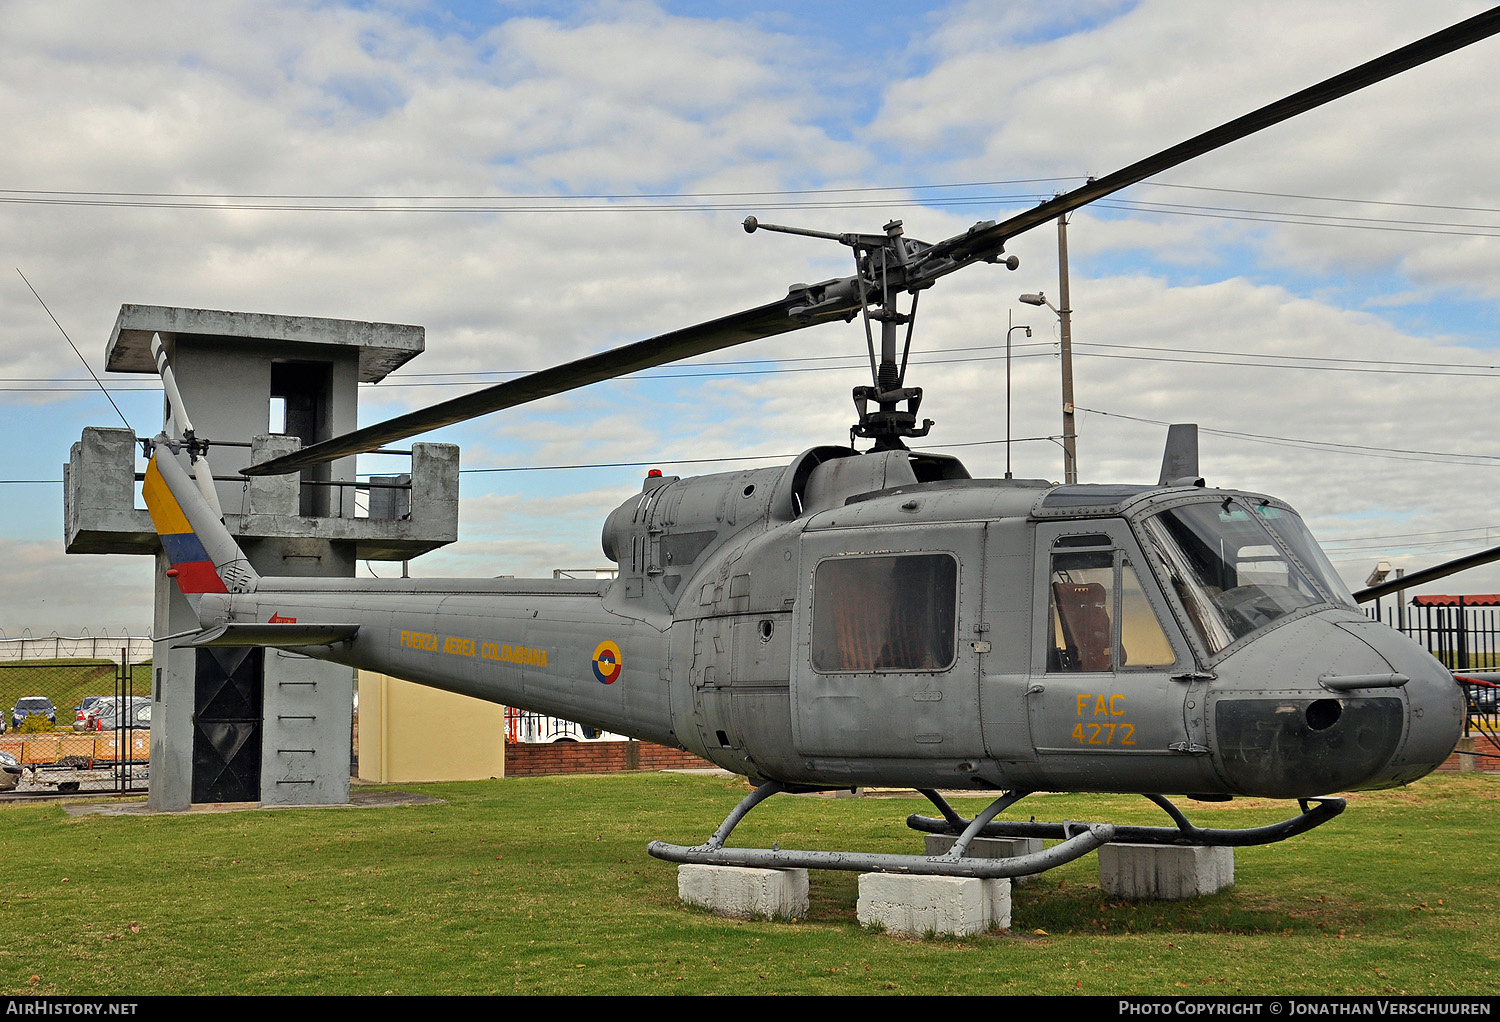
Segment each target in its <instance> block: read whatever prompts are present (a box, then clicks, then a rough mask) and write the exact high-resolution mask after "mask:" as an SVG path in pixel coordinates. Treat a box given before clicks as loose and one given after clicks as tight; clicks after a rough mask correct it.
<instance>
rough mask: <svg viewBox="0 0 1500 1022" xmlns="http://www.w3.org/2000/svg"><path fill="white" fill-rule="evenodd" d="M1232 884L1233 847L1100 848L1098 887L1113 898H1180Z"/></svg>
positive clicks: (1157, 846)
mask: <svg viewBox="0 0 1500 1022" xmlns="http://www.w3.org/2000/svg"><path fill="white" fill-rule="evenodd" d="M1233 884H1234V849H1233V848H1223V847H1217V848H1184V847H1181V846H1177V845H1125V844H1114V843H1110V844H1107V845H1104V846H1103V847H1101V848H1100V849H1099V887H1100V889H1101V890H1103V891H1104V893H1105V894H1107V895H1109V896H1110V897H1112V898H1125V899H1128V900H1130V901H1182V900H1183V899H1185V898H1201V897H1202V896H1204V895H1206V894H1214V893H1215V892H1217V891H1222V890H1224V889H1225V888H1226V887H1230V886H1232V885H1233Z"/></svg>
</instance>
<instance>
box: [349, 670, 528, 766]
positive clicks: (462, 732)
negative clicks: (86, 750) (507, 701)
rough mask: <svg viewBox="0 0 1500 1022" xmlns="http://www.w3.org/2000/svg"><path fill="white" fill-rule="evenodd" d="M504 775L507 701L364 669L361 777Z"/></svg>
mask: <svg viewBox="0 0 1500 1022" xmlns="http://www.w3.org/2000/svg"><path fill="white" fill-rule="evenodd" d="M504 776H505V707H503V706H501V705H499V704H498V703H488V702H485V701H483V700H481V699H474V698H472V697H471V696H461V695H455V694H453V693H452V692H444V691H442V690H441V689H435V688H428V687H427V686H425V685H414V684H412V683H411V682H409V681H402V680H401V679H400V678H392V677H390V676H389V675H385V674H376V673H374V672H373V671H360V672H359V779H360V780H362V781H378V782H382V783H387V784H404V783H407V782H411V781H477V780H483V779H485V778H489V777H504Z"/></svg>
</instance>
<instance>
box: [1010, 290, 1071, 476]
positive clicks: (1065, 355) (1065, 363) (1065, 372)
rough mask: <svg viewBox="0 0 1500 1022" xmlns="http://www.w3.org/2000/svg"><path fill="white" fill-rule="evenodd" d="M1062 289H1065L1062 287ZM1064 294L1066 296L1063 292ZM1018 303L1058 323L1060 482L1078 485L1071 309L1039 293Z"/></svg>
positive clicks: (1027, 296)
mask: <svg viewBox="0 0 1500 1022" xmlns="http://www.w3.org/2000/svg"><path fill="white" fill-rule="evenodd" d="M1063 280H1064V281H1066V280H1067V278H1066V277H1064V278H1063ZM1064 287H1065V288H1066V284H1065V285H1064ZM1064 294H1065V295H1066V290H1065V291H1064ZM1021 301H1022V302H1023V303H1025V304H1027V305H1037V306H1041V305H1045V306H1046V307H1047V308H1049V309H1051V310H1052V311H1053V312H1054V313H1056V314H1057V318H1058V320H1059V321H1060V322H1061V324H1062V337H1061V350H1062V405H1063V430H1062V431H1063V480H1064V481H1065V482H1068V483H1076V482H1078V444H1077V440H1078V433H1077V430H1076V426H1075V423H1074V418H1073V310H1072V309H1070V308H1068V307H1067V304H1068V300H1067V298H1066V297H1064V298H1063V307H1062V308H1061V309H1059V308H1058V307H1057V306H1055V305H1053V304H1052V303H1051V302H1049V301H1048V300H1047V296H1046V295H1044V294H1042V293H1041V292H1040V291H1038V292H1037V293H1036V294H1034V295H1022V296H1021Z"/></svg>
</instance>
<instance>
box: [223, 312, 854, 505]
mask: <svg viewBox="0 0 1500 1022" xmlns="http://www.w3.org/2000/svg"><path fill="white" fill-rule="evenodd" d="M807 302H808V298H807V294H806V292H805V291H801V290H799V291H796V292H793V293H792V294H789V295H787V297H785V298H783V299H782V300H780V301H778V302H772V303H771V304H769V305H762V306H760V307H759V308H756V309H747V310H745V311H744V312H739V313H736V314H734V315H732V316H724V317H722V318H720V319H715V320H711V321H709V322H707V323H699V324H698V325H696V326H690V327H685V328H683V329H681V330H674V331H672V332H671V333H668V334H661V335H659V336H657V337H651V338H648V339H647V340H644V341H636V342H635V343H634V344H627V345H625V346H623V347H619V348H612V349H610V350H609V351H601V352H599V353H598V354H596V355H588V356H585V357H584V358H580V359H577V360H576V361H573V362H568V363H565V364H563V365H559V366H553V367H552V368H550V369H543V370H541V371H539V372H535V373H531V374H529V375H527V376H522V377H519V378H517V379H514V380H507V381H505V382H504V383H497V384H495V385H494V386H493V387H486V388H484V389H483V390H477V391H474V392H473V393H471V394H464V395H462V396H460V397H456V398H452V399H451V400H448V401H444V402H442V403H440V404H436V405H432V406H431V407H428V408H423V409H421V410H419V411H415V412H409V413H407V414H406V415H398V416H397V417H396V418H394V419H387V420H386V421H384V422H377V423H375V424H374V425H373V426H366V427H364V428H363V429H356V430H354V431H353V432H352V433H345V434H343V435H342V436H336V437H334V438H333V439H331V440H324V441H322V442H320V443H316V444H312V445H310V446H308V447H304V448H303V449H302V450H300V451H295V452H293V453H291V454H287V455H283V456H282V457H279V458H272V459H271V460H270V461H264V462H261V463H260V464H258V465H251V466H249V467H248V468H246V469H245V475H247V476H263V475H282V474H284V473H287V472H297V471H300V470H301V469H304V468H310V467H312V466H314V465H321V464H323V463H324V462H328V461H333V460H335V459H337V458H345V457H348V456H349V455H351V454H363V453H365V452H366V451H373V450H375V449H376V448H377V447H380V446H382V445H383V444H389V443H393V442H395V441H397V440H404V439H406V438H407V437H410V436H415V435H417V434H418V433H425V432H427V431H428V430H431V429H437V428H438V427H440V426H451V425H453V424H454V423H455V422H463V421H464V420H465V419H472V418H474V417H475V416H478V415H484V414H486V413H488V412H494V411H499V410H500V409H502V408H514V407H515V406H516V405H522V404H526V403H527V402H530V401H535V400H537V399H539V398H544V397H550V396H552V395H553V394H561V393H564V392H565V391H569V390H576V389H577V388H579V387H586V386H588V385H589V384H591V383H598V382H600V381H601V380H608V379H613V378H615V377H617V376H625V375H627V374H629V373H634V372H639V371H641V370H642V369H651V368H654V367H656V366H659V365H665V364H667V363H668V362H677V361H679V360H681V359H685V358H691V357H693V356H694V355H702V354H705V353H707V352H710V351H718V350H719V349H720V348H728V347H732V346H734V345H736V344H743V343H745V342H746V341H754V340H758V339H760V338H762V337H771V336H774V335H775V334H780V333H786V332H787V331H789V330H797V329H800V328H801V327H804V326H811V325H812V324H814V323H823V322H827V321H828V320H831V319H847V318H848V317H849V316H850V315H852V314H853V313H854V312H856V311H858V309H859V302H858V300H857V299H853V300H846V301H844V302H841V303H838V304H829V303H825V304H822V305H820V306H819V307H818V309H817V311H816V313H812V314H808V313H806V312H805V311H804V310H805V307H806V305H807Z"/></svg>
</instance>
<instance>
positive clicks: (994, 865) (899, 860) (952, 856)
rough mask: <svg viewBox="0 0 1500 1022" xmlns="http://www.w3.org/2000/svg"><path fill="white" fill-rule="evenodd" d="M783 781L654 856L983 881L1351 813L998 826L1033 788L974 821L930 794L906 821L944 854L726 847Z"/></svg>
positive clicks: (1169, 807)
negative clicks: (941, 845) (945, 846)
mask: <svg viewBox="0 0 1500 1022" xmlns="http://www.w3.org/2000/svg"><path fill="white" fill-rule="evenodd" d="M786 790H787V789H786V788H785V786H783V785H781V784H779V783H778V782H776V781H767V782H766V783H764V784H762V785H761V786H760V787H758V788H756V789H755V790H754V791H752V792H751V793H750V794H748V795H746V796H745V797H744V798H743V799H741V800H740V803H739V805H737V806H735V807H734V810H733V811H732V812H731V813H730V814H729V815H728V816H727V817H725V818H724V822H723V823H721V824H719V829H718V830H716V831H714V833H713V836H712V837H710V838H709V839H708V840H707V841H705V842H704V843H703V844H701V845H694V846H692V847H688V846H686V845H672V844H667V843H666V842H664V841H653V842H651V843H650V844H649V845H647V846H646V851H647V852H648V853H650V854H651V855H653V856H655V857H656V858H658V859H665V860H667V861H668V862H682V863H692V864H695V865H704V866H750V867H755V868H760V869H843V870H855V871H858V872H866V873H908V874H912V875H916V876H946V877H974V878H978V879H981V880H989V879H996V878H1000V877H1017V876H1029V875H1033V874H1036V873H1041V872H1044V871H1046V870H1049V869H1052V868H1053V867H1055V866H1061V865H1062V864H1063V863H1066V862H1072V861H1073V860H1074V859H1077V858H1079V857H1081V856H1084V855H1087V854H1088V853H1089V852H1092V851H1093V850H1094V849H1096V848H1098V847H1099V846H1100V845H1104V844H1107V843H1109V842H1111V841H1118V842H1121V843H1123V844H1146V845H1188V846H1194V845H1201V846H1208V847H1229V848H1235V847H1245V846H1249V845H1265V844H1271V843H1273V842H1276V841H1285V840H1286V839H1287V838H1289V837H1295V836H1296V835H1298V834H1302V833H1305V832H1306V831H1309V830H1312V829H1313V828H1314V827H1316V826H1318V825H1319V824H1323V823H1327V822H1328V821H1329V820H1331V819H1333V818H1334V817H1335V816H1337V815H1339V814H1340V813H1342V812H1343V811H1344V800H1343V799H1341V798H1311V799H1307V798H1304V799H1298V805H1299V806H1300V807H1301V809H1302V812H1301V813H1300V814H1299V815H1297V816H1294V817H1292V818H1291V819H1288V820H1283V821H1282V822H1280V823H1273V824H1270V825H1268V826H1264V827H1245V828H1241V829H1237V830H1222V829H1213V828H1204V827H1195V826H1193V824H1192V823H1190V822H1188V818H1187V817H1186V816H1184V815H1183V813H1182V810H1180V809H1178V808H1177V807H1176V806H1175V805H1173V804H1172V803H1171V802H1170V801H1168V800H1167V799H1166V798H1165V797H1164V796H1162V795H1147V796H1146V798H1147V799H1149V800H1150V801H1151V802H1153V803H1154V804H1155V805H1157V806H1159V807H1160V808H1161V809H1162V811H1164V812H1165V813H1166V814H1167V815H1168V816H1170V817H1171V818H1172V821H1173V822H1174V823H1175V824H1176V826H1175V827H1124V826H1116V825H1113V824H1108V823H1079V822H1076V821H1071V820H1069V821H1064V822H1062V823H1036V822H1028V823H1011V822H1006V823H995V822H994V819H995V817H996V816H998V815H999V814H1000V813H1002V812H1004V811H1005V810H1006V809H1009V808H1010V807H1011V806H1013V805H1015V804H1016V803H1017V802H1019V801H1021V799H1023V798H1025V797H1026V796H1027V795H1030V794H1032V793H1031V792H1029V791H1012V792H1006V793H1005V794H1004V795H1001V796H1000V797H999V798H997V799H995V801H993V802H991V803H990V804H989V806H988V807H987V808H986V809H985V810H984V812H982V813H980V814H979V815H978V816H976V817H974V819H972V820H968V819H965V818H964V817H962V816H960V815H958V813H957V812H956V811H955V810H954V808H953V807H952V806H951V805H949V804H948V802H947V800H946V799H944V798H943V797H942V796H941V795H939V794H938V793H937V792H936V791H932V790H929V789H922V791H921V793H922V795H924V796H925V797H926V798H927V799H928V801H930V802H931V803H932V804H933V805H935V806H937V808H938V810H939V811H940V812H941V813H942V814H943V815H942V818H941V819H937V818H934V817H930V816H917V815H915V814H914V815H912V816H908V817H907V818H906V824H907V826H909V827H911V828H912V829H913V830H919V831H924V832H927V833H931V834H950V835H956V836H957V840H956V841H954V843H953V847H952V848H951V849H950V850H949V851H948V852H947V853H945V854H943V855H880V854H875V853H869V852H816V851H801V850H798V849H793V848H775V847H773V848H725V847H724V842H725V841H727V840H729V835H730V834H731V833H732V832H733V831H734V828H735V827H737V826H739V823H740V821H741V820H743V819H744V818H745V816H746V815H747V814H748V813H749V812H750V810H752V809H754V808H755V807H756V806H758V805H760V804H761V803H762V802H764V801H765V800H766V799H768V798H770V797H771V796H772V795H775V794H777V793H779V792H783V791H786ZM977 837H1030V838H1061V839H1062V843H1061V844H1058V845H1054V846H1053V847H1051V848H1048V849H1045V850H1043V851H1040V852H1033V853H1031V854H1029V855H1017V856H1015V857H1013V858H1006V859H973V858H968V857H967V856H966V855H965V852H967V851H968V849H969V846H970V844H971V843H972V842H973V841H974V839H975V838H977Z"/></svg>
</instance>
